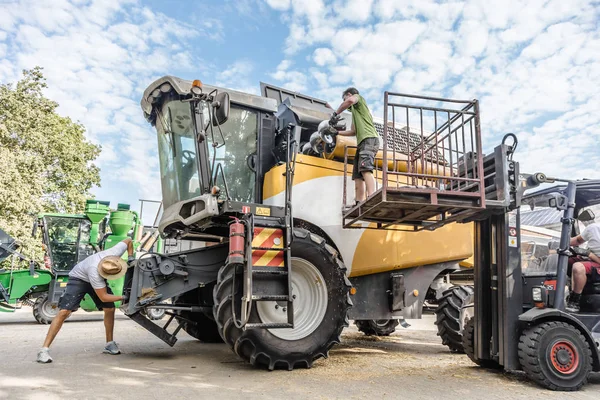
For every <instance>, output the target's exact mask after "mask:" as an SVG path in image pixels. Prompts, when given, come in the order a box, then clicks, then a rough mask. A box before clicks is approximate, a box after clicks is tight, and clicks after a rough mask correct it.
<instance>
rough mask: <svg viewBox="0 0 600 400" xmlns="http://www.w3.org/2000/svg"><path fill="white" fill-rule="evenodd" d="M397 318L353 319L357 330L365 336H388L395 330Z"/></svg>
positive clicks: (397, 322)
mask: <svg viewBox="0 0 600 400" xmlns="http://www.w3.org/2000/svg"><path fill="white" fill-rule="evenodd" d="M399 323H400V321H398V320H397V319H360V320H357V321H354V324H355V325H356V327H357V328H358V330H359V331H361V332H362V333H364V334H365V335H367V336H390V335H391V334H392V333H394V332H395V331H396V327H397V326H398V324H399Z"/></svg>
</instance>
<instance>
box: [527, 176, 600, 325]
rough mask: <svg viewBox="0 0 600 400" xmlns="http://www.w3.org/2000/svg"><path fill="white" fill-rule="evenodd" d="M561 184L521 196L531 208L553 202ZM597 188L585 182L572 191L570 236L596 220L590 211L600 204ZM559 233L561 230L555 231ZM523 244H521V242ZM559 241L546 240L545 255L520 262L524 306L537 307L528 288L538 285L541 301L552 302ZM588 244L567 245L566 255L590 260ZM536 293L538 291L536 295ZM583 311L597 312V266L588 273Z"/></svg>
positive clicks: (599, 292) (599, 276)
mask: <svg viewBox="0 0 600 400" xmlns="http://www.w3.org/2000/svg"><path fill="white" fill-rule="evenodd" d="M564 189H565V187H564V186H555V187H553V188H549V189H546V190H543V191H542V193H541V194H538V193H533V194H532V195H530V196H527V197H526V198H525V199H524V203H526V204H530V205H531V206H532V208H533V207H535V206H536V205H538V206H539V205H540V204H541V205H544V206H549V205H550V204H554V200H553V198H554V194H559V193H561V192H562V191H564ZM598 190H600V185H598V188H595V187H594V186H593V185H591V184H590V183H587V184H586V188H585V189H584V188H580V187H579V185H578V186H577V191H576V193H575V208H574V211H573V215H574V219H573V223H572V227H571V232H570V237H575V236H577V235H580V234H581V233H582V232H583V230H584V229H585V227H586V226H589V225H590V224H593V223H595V218H596V215H595V213H594V211H593V209H594V208H596V206H598V205H599V204H600V196H598V195H597V191H598ZM557 234H558V235H560V232H557ZM522 246H523V244H522ZM559 250H560V243H559V242H558V241H550V242H548V255H547V256H542V257H539V258H537V259H536V260H535V261H534V262H530V263H528V265H522V271H523V283H524V285H525V286H526V289H525V290H524V292H523V301H524V307H529V308H533V307H536V305H535V303H536V302H535V301H534V299H533V298H532V290H528V289H530V288H534V287H538V288H541V289H536V290H535V292H536V293H539V292H540V290H541V293H542V297H543V301H544V303H545V304H547V305H553V304H554V291H555V290H556V288H555V286H556V280H557V275H558V262H559ZM588 252H589V251H588V250H587V243H585V244H583V246H581V247H571V246H569V248H568V250H567V254H566V255H567V256H568V257H569V259H570V260H572V258H578V259H579V260H580V261H585V260H589V257H587V254H588ZM571 264H572V261H570V262H569V265H568V268H567V282H566V283H567V288H566V289H565V290H566V293H567V294H568V293H569V290H570V285H571V269H572V265H571ZM536 296H537V294H536ZM581 311H582V312H595V313H600V272H598V270H597V269H596V268H592V271H591V273H590V274H588V275H587V282H586V285H585V287H584V289H583V292H582V299H581Z"/></svg>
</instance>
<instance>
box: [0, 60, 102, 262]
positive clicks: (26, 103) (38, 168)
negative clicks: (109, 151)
mask: <svg viewBox="0 0 600 400" xmlns="http://www.w3.org/2000/svg"><path fill="white" fill-rule="evenodd" d="M45 87H47V85H46V82H45V78H44V76H43V74H42V69H41V68H40V67H36V68H34V69H32V70H25V71H23V78H22V79H21V80H20V81H19V82H18V83H17V84H16V85H14V86H13V85H11V84H0V227H1V228H2V229H4V230H5V231H6V232H7V233H8V234H9V235H11V236H13V237H15V238H17V239H18V240H19V241H21V242H22V245H23V247H22V248H21V252H23V253H24V254H26V255H27V256H30V257H34V258H36V259H38V260H39V259H40V258H41V256H42V255H43V253H42V250H41V242H40V241H39V239H38V240H35V239H33V238H32V237H31V227H32V224H33V221H34V219H35V216H36V214H37V213H40V212H60V213H65V212H66V213H75V212H81V211H82V209H83V207H84V204H85V199H86V198H89V197H90V192H89V191H90V189H91V188H92V186H93V185H99V184H100V173H99V172H100V171H99V168H98V167H97V166H96V165H94V164H93V161H94V160H95V159H96V158H97V157H98V155H99V154H100V149H101V148H100V146H96V145H94V144H92V143H90V142H89V141H87V140H86V138H85V135H84V134H85V128H84V126H83V125H81V124H80V123H77V122H73V121H72V120H71V119H70V118H68V117H62V116H60V115H58V114H57V112H56V109H57V107H58V104H57V103H55V102H53V101H52V100H49V99H47V98H46V97H44V95H43V93H42V91H43V89H44V88H45Z"/></svg>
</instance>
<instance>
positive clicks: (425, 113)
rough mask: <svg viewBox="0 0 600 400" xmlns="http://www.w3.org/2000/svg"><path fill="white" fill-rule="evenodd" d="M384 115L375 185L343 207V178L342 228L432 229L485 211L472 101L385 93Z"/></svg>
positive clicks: (477, 125)
mask: <svg viewBox="0 0 600 400" xmlns="http://www.w3.org/2000/svg"><path fill="white" fill-rule="evenodd" d="M383 119H384V121H383V129H382V130H383V132H380V135H381V137H382V139H383V146H380V151H379V152H378V153H377V156H376V160H375V171H373V173H374V177H375V181H376V185H377V186H376V190H375V192H374V193H373V194H372V195H371V196H370V197H369V198H368V199H367V200H366V201H363V202H361V203H360V204H357V205H352V206H348V197H349V196H348V187H347V185H348V183H347V181H348V179H344V188H343V211H342V214H343V226H344V228H347V229H389V230H403V231H405V230H411V231H412V230H415V231H419V230H423V229H428V230H433V229H436V228H439V227H441V226H443V225H445V224H447V223H450V222H454V221H456V222H462V221H465V220H467V219H468V218H469V217H472V216H473V215H476V214H477V213H479V212H481V210H482V209H484V208H485V205H486V188H485V185H484V178H485V177H486V172H485V170H484V160H483V154H482V144H481V129H480V119H479V103H478V101H477V100H453V99H444V98H437V97H428V96H415V95H409V94H402V93H391V92H385V95H384V115H383ZM351 148H356V146H347V147H346V148H345V151H344V175H345V176H346V177H347V174H348V172H349V171H348V159H349V152H348V150H349V149H351ZM355 155H356V153H355Z"/></svg>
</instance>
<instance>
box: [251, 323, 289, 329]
mask: <svg viewBox="0 0 600 400" xmlns="http://www.w3.org/2000/svg"><path fill="white" fill-rule="evenodd" d="M293 327H294V324H289V323H279V324H277V323H273V324H260V323H254V324H246V326H245V328H246V329H281V328H293Z"/></svg>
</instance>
